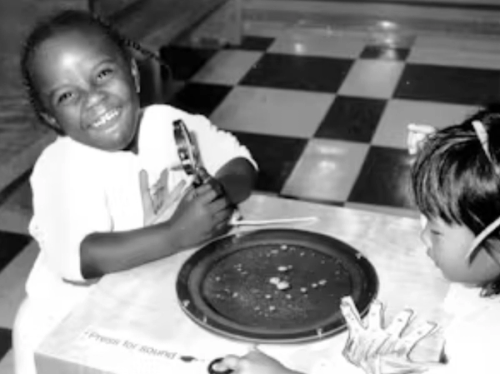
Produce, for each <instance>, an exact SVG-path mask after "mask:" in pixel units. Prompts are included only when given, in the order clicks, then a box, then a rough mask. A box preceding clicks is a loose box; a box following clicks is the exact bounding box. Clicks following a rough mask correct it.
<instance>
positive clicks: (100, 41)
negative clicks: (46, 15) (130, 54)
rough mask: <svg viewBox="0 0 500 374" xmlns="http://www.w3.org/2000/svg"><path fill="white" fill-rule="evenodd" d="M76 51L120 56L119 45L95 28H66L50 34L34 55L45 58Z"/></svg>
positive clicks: (113, 56) (114, 56)
mask: <svg viewBox="0 0 500 374" xmlns="http://www.w3.org/2000/svg"><path fill="white" fill-rule="evenodd" d="M64 52H67V53H71V52H77V53H81V54H93V55H96V56H98V55H105V56H106V57H108V58H109V57H112V58H117V57H120V50H119V47H118V46H117V45H116V44H115V43H114V42H113V41H112V40H111V38H110V37H109V36H108V35H106V34H105V33H104V32H103V31H101V30H97V29H96V28H90V27H89V28H88V29H87V30H83V29H80V30H77V29H68V30H62V31H60V32H59V33H56V34H54V35H52V36H51V37H50V38H48V39H46V40H45V41H44V42H42V43H41V44H40V45H39V47H38V48H37V51H36V52H35V54H36V55H38V54H42V55H45V59H47V58H48V59H49V60H50V58H51V57H56V56H59V55H61V54H62V53H64Z"/></svg>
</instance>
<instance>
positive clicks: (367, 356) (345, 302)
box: [340, 297, 437, 374]
mask: <svg viewBox="0 0 500 374" xmlns="http://www.w3.org/2000/svg"><path fill="white" fill-rule="evenodd" d="M340 309H341V312H342V314H343V316H344V318H345V319H346V323H347V327H348V329H349V336H348V339H347V342H346V345H345V347H344V351H343V354H344V357H346V358H347V360H348V361H349V362H351V363H352V364H354V365H356V366H358V367H360V368H362V369H363V370H364V371H365V372H366V373H367V374H381V373H385V372H390V373H395V374H397V373H407V374H410V373H421V372H423V371H425V370H426V369H427V367H426V366H427V365H424V364H419V363H415V362H413V361H412V360H411V359H410V357H409V356H410V353H411V352H412V350H413V349H414V348H415V346H416V345H417V344H418V342H420V341H421V340H422V339H424V338H426V337H428V336H429V335H430V334H431V333H433V332H434V331H435V330H436V327H437V325H436V324H434V323H430V322H426V323H423V324H421V325H419V326H417V327H416V328H414V329H412V331H410V332H409V333H407V334H406V335H404V336H403V332H405V330H408V328H409V326H410V325H411V317H412V315H413V313H412V311H411V310H405V311H403V312H401V313H399V314H398V315H397V316H396V317H395V319H394V320H393V322H392V323H391V324H390V325H389V326H388V327H387V328H384V326H383V306H382V304H381V303H380V302H378V301H374V302H373V304H372V306H371V308H370V311H369V313H368V316H367V318H366V321H364V323H363V321H361V317H360V315H359V313H358V311H357V309H356V306H355V305H354V303H353V301H352V299H351V298H350V297H345V298H343V299H342V301H341V304H340Z"/></svg>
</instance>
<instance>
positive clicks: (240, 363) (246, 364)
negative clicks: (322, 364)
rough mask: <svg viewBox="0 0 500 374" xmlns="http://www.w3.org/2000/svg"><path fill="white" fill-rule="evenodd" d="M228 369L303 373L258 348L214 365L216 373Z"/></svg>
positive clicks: (262, 373) (250, 372)
mask: <svg viewBox="0 0 500 374" xmlns="http://www.w3.org/2000/svg"><path fill="white" fill-rule="evenodd" d="M228 369H229V370H232V371H233V372H234V373H235V374H303V373H300V372H298V371H293V370H291V369H289V368H287V367H285V366H284V365H283V364H282V363H281V362H279V361H277V360H276V359H274V358H272V357H270V356H268V355H266V354H265V353H262V352H261V351H259V350H258V349H254V350H252V351H250V352H249V353H247V354H246V355H245V356H242V357H238V356H232V355H230V356H226V357H224V359H223V360H222V362H220V363H218V364H215V365H214V366H213V367H212V370H213V371H214V372H215V373H219V372H220V373H223V372H225V371H226V370H228ZM332 374H333V373H332Z"/></svg>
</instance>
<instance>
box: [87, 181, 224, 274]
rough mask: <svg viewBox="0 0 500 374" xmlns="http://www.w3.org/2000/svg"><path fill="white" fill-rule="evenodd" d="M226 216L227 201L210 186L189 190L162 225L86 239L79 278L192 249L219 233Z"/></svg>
mask: <svg viewBox="0 0 500 374" xmlns="http://www.w3.org/2000/svg"><path fill="white" fill-rule="evenodd" d="M230 215H231V210H230V209H229V207H228V204H227V201H226V200H225V199H223V198H220V197H217V196H216V192H215V190H214V189H213V188H212V187H211V186H210V185H204V186H201V187H199V188H197V189H196V190H194V189H192V190H190V191H189V192H188V193H187V194H186V195H185V196H184V198H183V199H182V200H181V202H180V204H179V206H178V207H177V209H176V211H175V212H174V214H173V216H172V217H171V218H170V219H169V220H167V221H166V222H162V223H159V224H156V225H152V226H148V227H145V228H140V229H136V230H130V231H122V232H101V233H93V234H90V235H88V236H86V237H85V238H84V239H83V241H82V243H81V245H80V261H81V273H82V276H83V278H85V279H90V278H96V277H100V276H102V275H104V274H107V273H113V272H117V271H121V270H127V269H131V268H134V267H137V266H140V265H143V264H145V263H148V262H151V261H155V260H158V259H161V258H164V257H168V256H171V255H173V254H175V253H178V252H180V251H182V250H184V249H188V248H192V247H195V246H197V245H199V244H201V243H202V242H204V241H206V240H208V239H211V238H213V237H214V236H216V235H217V234H218V233H221V232H223V231H224V230H225V228H226V227H227V222H228V220H229V217H230Z"/></svg>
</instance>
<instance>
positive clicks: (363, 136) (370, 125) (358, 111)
mask: <svg viewBox="0 0 500 374" xmlns="http://www.w3.org/2000/svg"><path fill="white" fill-rule="evenodd" d="M385 105H386V100H379V99H365V98H357V97H347V96H337V97H336V98H335V101H334V102H333V104H332V106H331V107H330V109H329V110H328V112H327V113H326V116H325V118H324V119H323V121H322V122H321V124H320V126H319V127H318V129H317V130H316V134H315V137H317V138H327V139H338V140H348V141H356V142H366V143H369V142H370V141H371V140H372V137H373V134H374V133H375V129H376V128H377V124H378V122H379V120H380V117H381V116H382V113H383V111H384V108H385Z"/></svg>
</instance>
